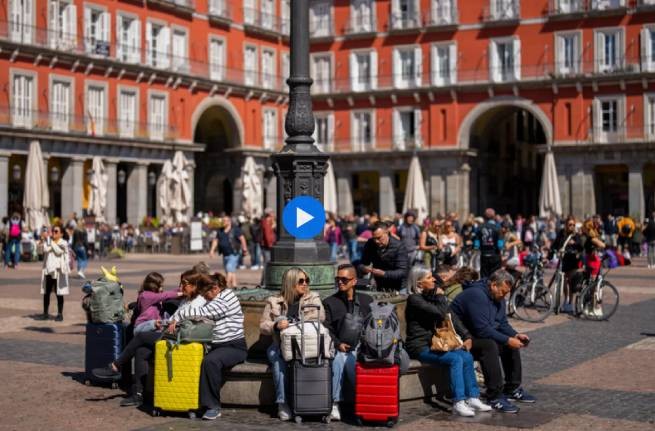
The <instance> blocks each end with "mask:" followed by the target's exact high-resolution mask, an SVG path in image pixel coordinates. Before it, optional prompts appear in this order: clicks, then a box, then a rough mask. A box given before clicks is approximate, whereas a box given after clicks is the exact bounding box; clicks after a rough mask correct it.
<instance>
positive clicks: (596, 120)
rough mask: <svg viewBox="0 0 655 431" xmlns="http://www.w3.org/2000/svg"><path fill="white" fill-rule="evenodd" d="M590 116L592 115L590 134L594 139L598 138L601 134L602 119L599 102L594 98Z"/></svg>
mask: <svg viewBox="0 0 655 431" xmlns="http://www.w3.org/2000/svg"><path fill="white" fill-rule="evenodd" d="M592 111H593V112H592V114H593V115H592V117H593V123H592V131H591V132H592V136H593V139H594V141H598V140H600V138H601V136H602V129H603V121H602V115H603V113H602V111H601V104H600V100H598V99H595V100H594V101H593V104H592Z"/></svg>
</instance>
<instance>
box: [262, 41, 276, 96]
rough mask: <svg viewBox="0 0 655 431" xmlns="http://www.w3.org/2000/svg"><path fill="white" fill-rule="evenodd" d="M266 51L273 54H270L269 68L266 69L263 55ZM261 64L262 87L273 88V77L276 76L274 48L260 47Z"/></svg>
mask: <svg viewBox="0 0 655 431" xmlns="http://www.w3.org/2000/svg"><path fill="white" fill-rule="evenodd" d="M266 53H269V54H273V55H272V56H271V62H270V67H271V70H266V68H265V66H266V62H265V61H264V57H265V55H266ZM260 55H261V59H260V61H261V65H262V73H261V75H262V87H264V88H268V89H273V88H275V79H276V78H277V73H276V72H277V70H276V69H277V51H276V50H275V49H274V48H268V47H262V49H261V54H260Z"/></svg>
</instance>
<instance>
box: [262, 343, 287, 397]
mask: <svg viewBox="0 0 655 431" xmlns="http://www.w3.org/2000/svg"><path fill="white" fill-rule="evenodd" d="M266 357H267V358H268V362H270V363H271V373H272V374H273V383H274V385H275V402H276V403H277V404H280V403H285V402H286V393H285V389H286V374H287V363H286V362H285V360H284V358H283V357H282V352H281V351H280V345H279V344H277V343H273V344H271V345H270V346H269V347H268V349H267V350H266Z"/></svg>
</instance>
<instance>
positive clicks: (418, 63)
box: [414, 46, 423, 87]
mask: <svg viewBox="0 0 655 431" xmlns="http://www.w3.org/2000/svg"><path fill="white" fill-rule="evenodd" d="M414 69H415V72H416V81H415V85H416V86H417V87H420V86H421V77H422V76H423V51H422V50H421V47H420V46H417V47H416V48H414Z"/></svg>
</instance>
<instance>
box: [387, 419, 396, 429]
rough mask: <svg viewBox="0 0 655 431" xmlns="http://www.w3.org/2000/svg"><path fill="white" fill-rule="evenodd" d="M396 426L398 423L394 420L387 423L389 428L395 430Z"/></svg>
mask: <svg viewBox="0 0 655 431" xmlns="http://www.w3.org/2000/svg"><path fill="white" fill-rule="evenodd" d="M395 425H396V421H393V420H388V421H387V428H393V427H394V426H395Z"/></svg>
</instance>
